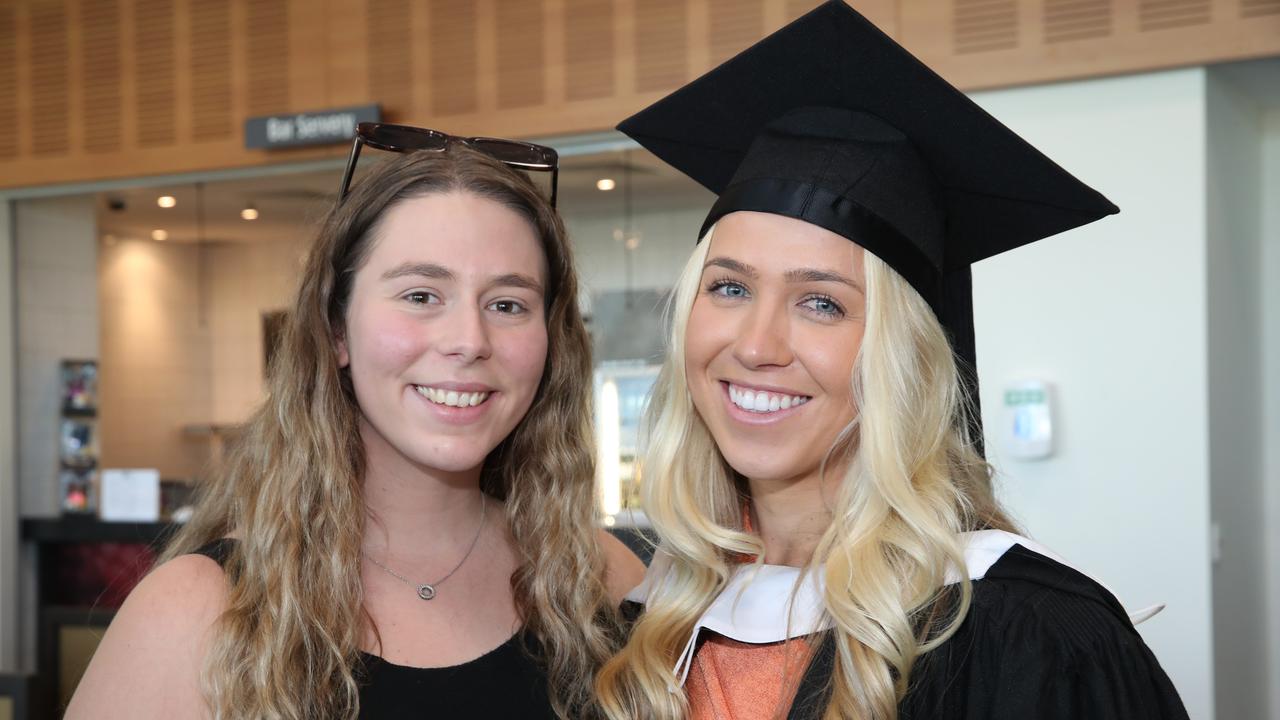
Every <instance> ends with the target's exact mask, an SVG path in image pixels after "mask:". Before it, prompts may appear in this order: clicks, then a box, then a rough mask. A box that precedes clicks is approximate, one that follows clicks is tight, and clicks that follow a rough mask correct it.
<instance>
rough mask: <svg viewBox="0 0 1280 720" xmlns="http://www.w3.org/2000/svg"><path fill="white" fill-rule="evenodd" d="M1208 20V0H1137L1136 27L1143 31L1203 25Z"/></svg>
mask: <svg viewBox="0 0 1280 720" xmlns="http://www.w3.org/2000/svg"><path fill="white" fill-rule="evenodd" d="M1207 22H1209V0H1139V2H1138V27H1139V28H1140V29H1141V30H1142V31H1143V32H1150V31H1152V30H1166V29H1168V28H1177V27H1186V26H1188V25H1204V24H1205V23H1207Z"/></svg>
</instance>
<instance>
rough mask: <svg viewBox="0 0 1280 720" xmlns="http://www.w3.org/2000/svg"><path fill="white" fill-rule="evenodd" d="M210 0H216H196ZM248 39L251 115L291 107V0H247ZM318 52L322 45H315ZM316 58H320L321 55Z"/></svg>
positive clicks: (246, 29) (317, 59) (318, 59)
mask: <svg viewBox="0 0 1280 720" xmlns="http://www.w3.org/2000/svg"><path fill="white" fill-rule="evenodd" d="M194 1H195V2H210V1H215V2H216V1H217V0H194ZM247 10H248V13H247V17H246V28H245V33H246V36H247V37H246V40H247V52H248V56H249V98H248V100H249V102H248V110H249V115H251V116H254V115H271V114H273V113H282V112H288V111H290V110H309V109H310V108H293V107H290V105H289V3H288V0H248V7H247ZM316 52H317V54H319V53H323V52H324V49H323V48H316ZM316 61H317V62H319V61H321V58H320V57H317V58H316Z"/></svg>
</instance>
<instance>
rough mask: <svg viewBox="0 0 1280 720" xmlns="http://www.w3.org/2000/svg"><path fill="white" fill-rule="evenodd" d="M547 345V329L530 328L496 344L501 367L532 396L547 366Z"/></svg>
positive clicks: (516, 332) (504, 338)
mask: <svg viewBox="0 0 1280 720" xmlns="http://www.w3.org/2000/svg"><path fill="white" fill-rule="evenodd" d="M547 345H548V342H547V331H546V328H543V327H541V326H530V327H529V328H521V329H520V330H518V331H513V332H512V333H511V334H510V335H508V336H506V337H503V338H502V340H501V342H500V343H495V347H494V350H495V355H498V360H499V366H500V367H502V368H504V370H505V372H506V373H507V374H508V375H510V377H511V378H512V379H514V380H517V381H519V382H520V383H521V387H527V389H528V392H529V394H530V395H532V394H533V393H534V392H535V391H536V390H537V389H538V382H539V381H540V380H541V379H542V371H543V369H544V368H545V367H546V364H547Z"/></svg>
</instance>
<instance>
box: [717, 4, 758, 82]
mask: <svg viewBox="0 0 1280 720" xmlns="http://www.w3.org/2000/svg"><path fill="white" fill-rule="evenodd" d="M710 11H711V18H710V20H711V22H710V28H709V30H710V33H709V35H708V37H707V45H709V46H710V51H711V58H710V59H711V64H712V65H713V66H714V65H719V64H720V63H722V62H724V61H725V60H728V59H729V58H731V57H733V56H734V55H737V54H738V53H740V52H742V51H743V50H745V49H746V48H748V47H750V46H751V44H752V43H754V42H755V41H757V40H759V39H760V38H762V37H764V0H711V2H710Z"/></svg>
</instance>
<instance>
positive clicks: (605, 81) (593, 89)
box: [563, 0, 617, 100]
mask: <svg viewBox="0 0 1280 720" xmlns="http://www.w3.org/2000/svg"><path fill="white" fill-rule="evenodd" d="M613 6H614V4H613V2H611V0H565V3H564V8H565V12H564V22H565V32H564V36H563V38H564V60H565V82H564V87H565V97H566V98H568V99H569V100H595V99H599V98H607V97H610V96H612V95H614V94H615V93H616V92H617V80H616V74H615V70H614V62H613V58H614V55H615V54H616V50H615V46H616V44H615V42H614V17H613V16H614V7H613Z"/></svg>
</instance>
